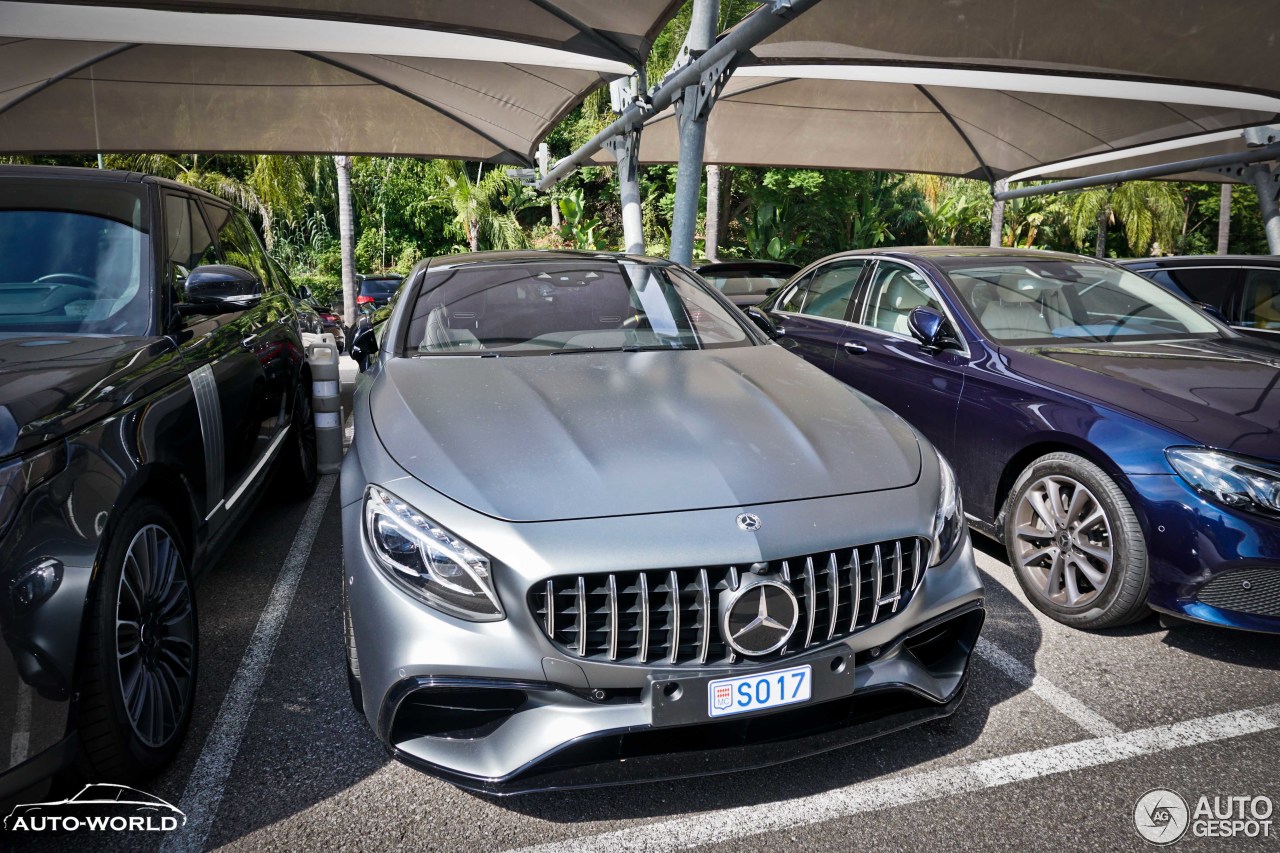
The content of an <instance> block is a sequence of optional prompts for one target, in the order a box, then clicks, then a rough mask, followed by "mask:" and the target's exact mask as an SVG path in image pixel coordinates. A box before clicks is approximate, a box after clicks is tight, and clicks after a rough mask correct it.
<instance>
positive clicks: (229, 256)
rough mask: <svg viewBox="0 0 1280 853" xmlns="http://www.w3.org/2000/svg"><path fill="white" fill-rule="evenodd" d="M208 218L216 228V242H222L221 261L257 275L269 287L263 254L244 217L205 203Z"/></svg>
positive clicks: (266, 266) (270, 278) (267, 270)
mask: <svg viewBox="0 0 1280 853" xmlns="http://www.w3.org/2000/svg"><path fill="white" fill-rule="evenodd" d="M206 209H207V210H208V211H209V218H210V219H211V220H213V222H214V223H215V224H214V227H215V228H217V229H218V242H219V243H221V244H222V262H223V263H224V264H231V265H232V266H237V267H240V268H242V269H246V270H248V271H249V272H251V273H253V274H254V275H256V276H257V277H258V280H259V281H261V282H262V284H263V287H272V286H273V285H274V278H273V277H272V275H271V265H270V264H269V263H268V262H267V254H266V252H265V251H263V249H262V245H261V244H260V243H259V242H258V238H257V236H256V235H255V234H254V233H253V226H252V225H250V224H249V220H248V218H246V217H245V215H244V214H243V213H241V212H240V211H238V210H229V209H228V208H225V207H222V206H221V205H216V204H210V205H206Z"/></svg>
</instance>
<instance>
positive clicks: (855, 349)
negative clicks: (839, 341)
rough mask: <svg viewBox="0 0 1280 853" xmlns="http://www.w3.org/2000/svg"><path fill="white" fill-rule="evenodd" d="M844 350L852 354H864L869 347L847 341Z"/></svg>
mask: <svg viewBox="0 0 1280 853" xmlns="http://www.w3.org/2000/svg"><path fill="white" fill-rule="evenodd" d="M844 349H845V352H847V353H851V354H858V353H864V352H866V351H867V345H866V344H860V343H858V342H857V341H845V342H844Z"/></svg>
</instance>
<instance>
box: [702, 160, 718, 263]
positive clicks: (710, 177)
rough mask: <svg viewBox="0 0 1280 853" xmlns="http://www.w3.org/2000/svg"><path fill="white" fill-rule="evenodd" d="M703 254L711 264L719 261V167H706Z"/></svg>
mask: <svg viewBox="0 0 1280 853" xmlns="http://www.w3.org/2000/svg"><path fill="white" fill-rule="evenodd" d="M705 228H706V232H707V233H706V241H705V245H704V254H705V255H706V256H707V260H708V261H711V263H713V264H714V263H716V262H718V261H719V260H720V258H719V257H718V256H719V254H720V167H719V166H707V218H706V226H705Z"/></svg>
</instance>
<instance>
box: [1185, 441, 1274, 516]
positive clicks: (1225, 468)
mask: <svg viewBox="0 0 1280 853" xmlns="http://www.w3.org/2000/svg"><path fill="white" fill-rule="evenodd" d="M1165 455H1166V456H1168V457H1169V464H1171V465H1172V466H1173V470H1175V471H1177V472H1178V474H1179V476H1181V477H1182V479H1184V480H1186V481H1187V482H1188V483H1190V484H1191V485H1192V487H1194V488H1195V489H1197V490H1198V491H1201V492H1204V493H1205V494H1207V495H1208V496H1210V497H1212V498H1214V499H1215V500H1217V501H1219V502H1220V503H1224V504H1226V505H1227V506H1230V507H1235V508H1237V509H1246V510H1250V511H1252V512H1260V513H1264V514H1266V515H1277V514H1280V470H1277V469H1276V468H1275V467H1272V466H1269V464H1268V463H1266V462H1263V461H1262V460H1260V459H1249V458H1246V457H1241V456H1234V455H1232V454H1230V453H1223V452H1221V451H1218V450H1210V449H1208V448H1207V447H1171V448H1169V449H1168V450H1166V451H1165Z"/></svg>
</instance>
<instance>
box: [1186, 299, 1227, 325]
mask: <svg viewBox="0 0 1280 853" xmlns="http://www.w3.org/2000/svg"><path fill="white" fill-rule="evenodd" d="M1191 304H1192V305H1194V306H1196V307H1197V308H1199V309H1200V310H1201V311H1203V312H1204V313H1206V314H1208V315H1209V316H1210V317H1212V318H1213V319H1215V320H1217V321H1218V322H1219V323H1224V324H1226V325H1230V323H1229V322H1228V321H1227V315H1226V314H1223V313H1222V311H1221V310H1220V309H1219V308H1216V307H1215V306H1213V305H1210V304H1209V303H1208V302H1192V303H1191Z"/></svg>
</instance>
